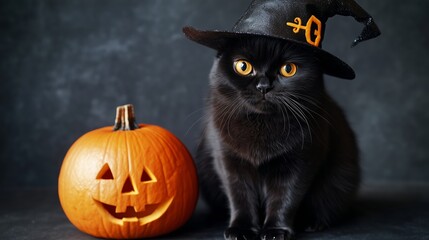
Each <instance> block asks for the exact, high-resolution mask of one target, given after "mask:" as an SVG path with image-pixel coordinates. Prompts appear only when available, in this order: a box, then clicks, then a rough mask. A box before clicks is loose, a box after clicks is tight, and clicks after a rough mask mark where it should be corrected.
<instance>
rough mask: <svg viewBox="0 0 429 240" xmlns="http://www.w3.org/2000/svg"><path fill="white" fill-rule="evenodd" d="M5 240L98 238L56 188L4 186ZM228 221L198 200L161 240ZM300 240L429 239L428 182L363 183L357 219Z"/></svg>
mask: <svg viewBox="0 0 429 240" xmlns="http://www.w3.org/2000/svg"><path fill="white" fill-rule="evenodd" d="M0 204H1V205H0V206H1V207H0V239H2V240H6V239H17V240H24V239H31V240H34V239H77V240H79V239H82V240H85V239H95V238H93V237H91V236H89V235H86V234H84V233H82V232H80V231H79V230H77V229H76V228H75V227H74V226H73V225H72V224H71V223H70V222H69V221H68V220H67V218H66V216H65V215H64V213H63V211H62V209H61V206H60V204H59V200H58V197H57V192H56V190H55V189H24V190H17V189H15V190H1V196H0ZM225 227H226V221H225V220H219V219H215V218H213V217H212V216H211V214H210V212H209V210H208V208H207V207H206V206H205V205H204V203H202V202H199V204H198V206H197V209H196V211H195V213H194V215H193V216H192V218H191V219H190V221H189V222H188V223H187V224H186V225H185V226H184V227H182V228H181V229H179V230H178V231H176V232H174V233H172V234H169V235H167V236H163V237H161V238H159V239H223V238H222V232H223V230H224V228H225ZM298 239H322V240H323V239H344V240H346V239H377V240H384V239H386V240H387V239H389V240H390V239H393V240H395V239H398V240H399V239H401V240H402V239H429V184H372V185H371V186H366V187H363V190H362V191H361V194H360V196H359V200H358V202H357V204H356V206H355V208H354V213H353V214H352V217H351V218H349V219H348V220H346V221H345V222H343V223H342V224H340V225H338V226H335V227H332V228H330V229H328V230H325V231H323V232H318V233H305V234H304V233H302V234H298Z"/></svg>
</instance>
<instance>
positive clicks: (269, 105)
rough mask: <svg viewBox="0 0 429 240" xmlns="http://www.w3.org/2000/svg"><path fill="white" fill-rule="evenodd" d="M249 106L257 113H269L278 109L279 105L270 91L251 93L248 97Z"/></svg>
mask: <svg viewBox="0 0 429 240" xmlns="http://www.w3.org/2000/svg"><path fill="white" fill-rule="evenodd" d="M246 99H247V101H246V103H247V106H248V107H249V109H250V110H253V111H255V112H256V113H262V114H268V113H273V112H275V111H276V109H277V107H276V104H275V102H274V101H273V97H272V96H271V94H270V93H266V94H260V95H257V96H255V95H251V96H248V97H247V98H246Z"/></svg>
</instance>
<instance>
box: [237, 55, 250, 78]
mask: <svg viewBox="0 0 429 240" xmlns="http://www.w3.org/2000/svg"><path fill="white" fill-rule="evenodd" d="M234 71H235V72H236V73H237V74H239V75H241V76H249V75H251V74H253V66H252V64H251V63H250V62H248V61H246V60H242V59H241V60H237V61H235V62H234Z"/></svg>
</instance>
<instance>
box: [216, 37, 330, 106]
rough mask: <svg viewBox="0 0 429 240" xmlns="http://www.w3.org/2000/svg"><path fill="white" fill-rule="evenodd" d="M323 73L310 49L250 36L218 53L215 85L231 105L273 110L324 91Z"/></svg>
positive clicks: (234, 42)
mask: <svg viewBox="0 0 429 240" xmlns="http://www.w3.org/2000/svg"><path fill="white" fill-rule="evenodd" d="M322 76H323V73H322V70H321V68H320V65H319V63H318V59H317V58H315V57H314V56H313V55H312V54H311V52H308V51H307V50H304V49H302V48H299V47H298V46H295V45H293V44H290V43H285V42H284V41H279V40H274V39H268V38H261V37H258V38H249V39H241V40H238V41H233V42H231V43H230V44H229V47H228V48H226V49H225V50H223V51H220V52H219V55H218V59H217V60H216V61H215V64H214V66H213V69H212V72H211V86H212V88H213V89H214V90H215V91H216V92H217V93H218V94H219V95H220V96H221V97H222V98H224V99H225V100H227V101H231V104H238V105H242V106H244V107H246V108H247V109H248V110H250V111H254V112H258V113H272V112H276V111H278V110H279V108H281V107H283V106H285V105H295V104H297V102H298V103H299V101H300V99H303V98H306V99H307V100H308V99H311V98H315V97H316V96H317V95H318V94H320V92H321V91H322V90H323V78H322Z"/></svg>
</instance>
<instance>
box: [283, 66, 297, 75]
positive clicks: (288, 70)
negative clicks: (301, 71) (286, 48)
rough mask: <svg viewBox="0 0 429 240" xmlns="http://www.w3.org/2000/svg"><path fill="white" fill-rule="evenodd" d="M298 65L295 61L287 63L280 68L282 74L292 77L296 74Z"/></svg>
mask: <svg viewBox="0 0 429 240" xmlns="http://www.w3.org/2000/svg"><path fill="white" fill-rule="evenodd" d="M297 69H298V67H297V66H296V65H295V64H294V63H286V64H285V65H283V66H282V67H281V68H280V74H281V75H282V76H283V77H292V76H294V75H295V74H296V70H297Z"/></svg>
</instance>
